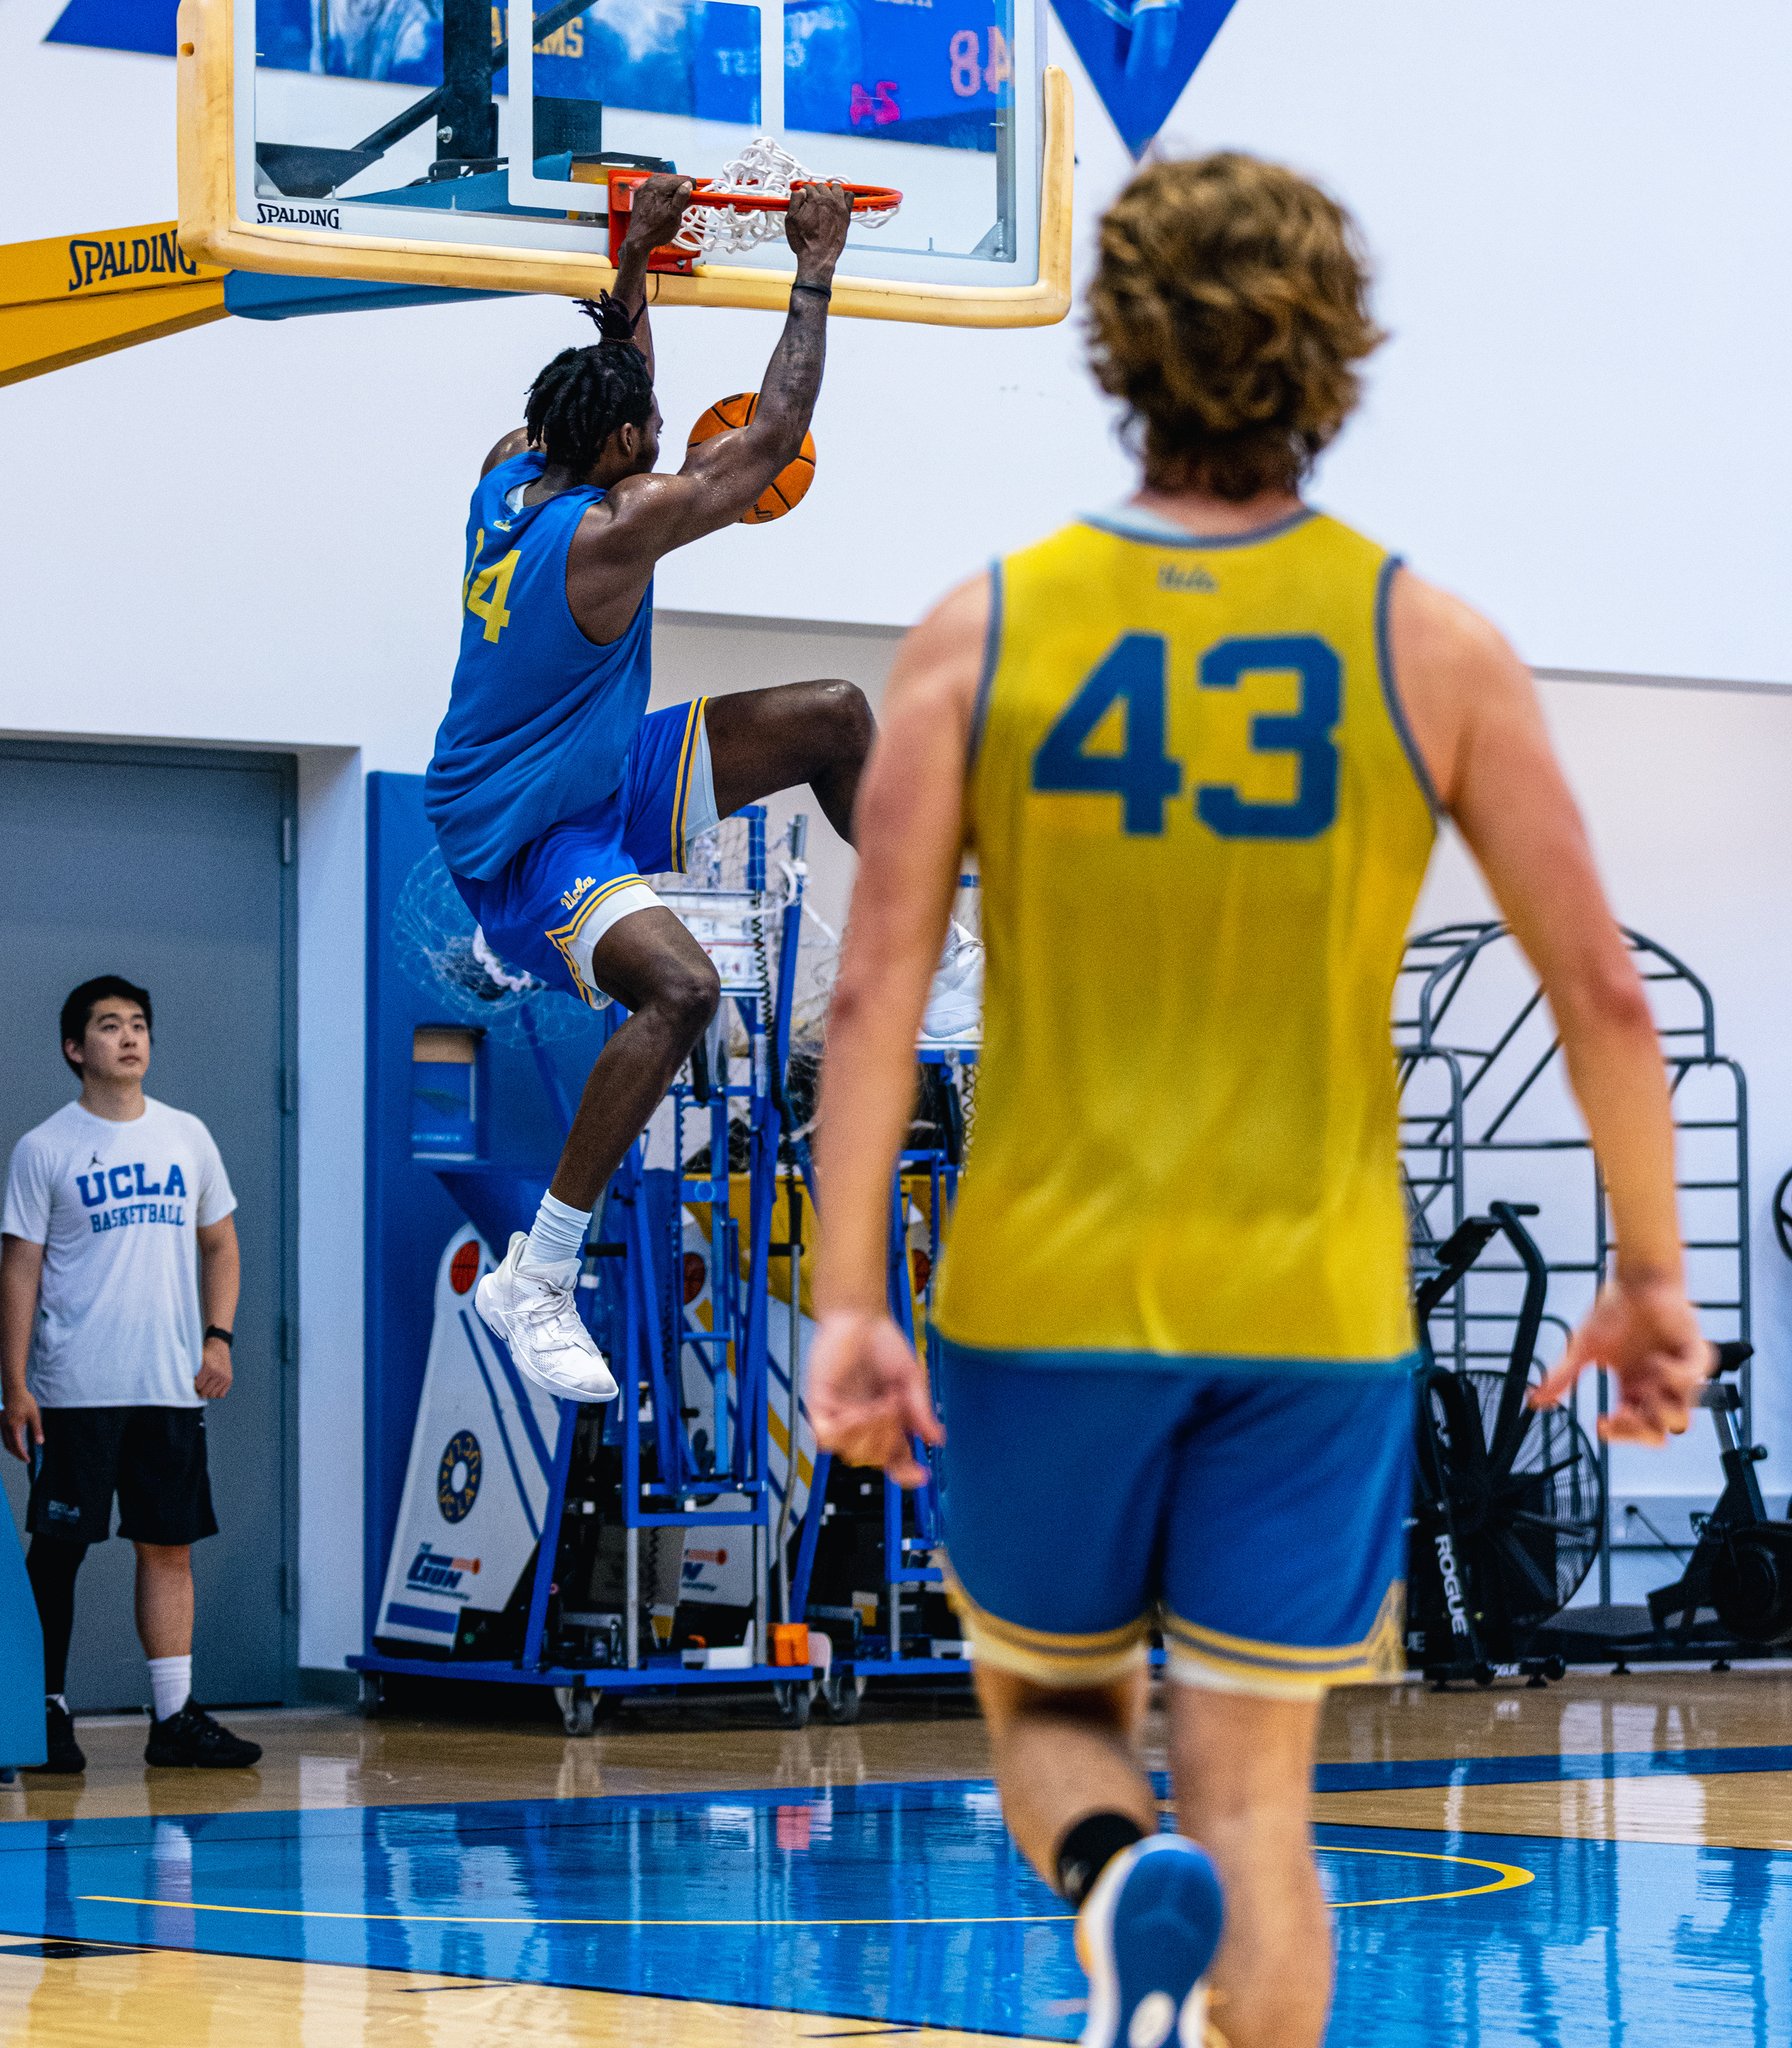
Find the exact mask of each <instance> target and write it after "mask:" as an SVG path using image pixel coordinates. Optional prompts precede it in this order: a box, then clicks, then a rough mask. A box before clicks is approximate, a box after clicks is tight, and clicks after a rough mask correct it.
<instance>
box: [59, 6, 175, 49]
mask: <svg viewBox="0 0 1792 2048" xmlns="http://www.w3.org/2000/svg"><path fill="white" fill-rule="evenodd" d="M175 6H176V0H68V5H67V6H66V7H65V8H64V9H63V10H62V12H61V13H60V14H59V15H58V16H57V17H56V25H55V27H54V28H52V29H51V31H50V33H49V34H48V35H47V36H45V37H44V41H45V42H46V43H81V44H84V45H85V46H86V47H87V48H88V49H91V50H141V51H142V52H143V54H144V55H145V56H146V57H172V56H173V55H174V10H175Z"/></svg>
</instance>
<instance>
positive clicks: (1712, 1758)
mask: <svg viewBox="0 0 1792 2048" xmlns="http://www.w3.org/2000/svg"><path fill="white" fill-rule="evenodd" d="M1736 1771H1792V1747H1784V1746H1779V1745H1774V1746H1769V1747H1764V1748H1754V1749H1744V1748H1738V1749H1615V1750H1604V1751H1595V1752H1594V1753H1592V1754H1591V1755H1587V1756H1558V1755H1553V1754H1551V1755H1544V1756H1466V1757H1439V1758H1434V1759H1425V1758H1419V1759H1416V1760H1411V1761H1408V1760H1395V1759H1392V1758H1389V1759H1386V1760H1379V1761H1376V1762H1373V1763H1361V1764H1355V1763H1352V1764H1321V1765H1320V1766H1319V1772H1318V1784H1317V1789H1318V1790H1319V1791H1321V1792H1385V1791H1390V1790H1393V1789H1396V1788H1398V1787H1400V1786H1404V1785H1436V1786H1446V1787H1447V1786H1452V1785H1556V1784H1565V1783H1568V1782H1570V1781H1576V1782H1578V1781H1584V1780H1595V1781H1596V1780H1598V1779H1602V1778H1714V1777H1724V1776H1727V1775H1728V1774H1729V1773H1731V1772H1736ZM1165 1783H1166V1785H1167V1783H1168V1780H1167V1779H1166V1780H1165Z"/></svg>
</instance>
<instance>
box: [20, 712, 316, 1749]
mask: <svg viewBox="0 0 1792 2048" xmlns="http://www.w3.org/2000/svg"><path fill="white" fill-rule="evenodd" d="M294 787H295V777H294V764H293V762H292V759H291V757H290V756H289V755H281V754H225V753H208V752H195V751H190V750H187V749H184V748H183V749H180V750H175V749H172V748H153V749H151V748H120V747H79V746H32V745H28V744H25V743H13V742H0V961H4V963H5V966H4V971H0V1155H4V1154H6V1153H10V1151H11V1148H12V1146H13V1143H14V1142H15V1140H16V1139H17V1138H18V1137H19V1136H20V1134H21V1133H22V1132H24V1131H26V1130H28V1129H30V1127H31V1126H32V1125H33V1124H36V1123H39V1122H41V1121H42V1120H43V1118H45V1117H46V1116H48V1115H49V1114H50V1113H51V1112H52V1111H53V1110H56V1109H59V1108H60V1107H61V1106H62V1104H63V1103H65V1102H67V1101H69V1100H70V1099H71V1097H72V1096H73V1095H74V1094H75V1093H76V1086H75V1082H74V1078H73V1076H72V1075H71V1074H70V1072H69V1070H68V1068H67V1067H66V1066H65V1065H64V1064H63V1061H62V1056H61V1052H60V1050H59V1048H58V1045H57V1040H56V1017H57V1012H58V1010H59V1008H60V1007H61V1003H62V999H63V997H64V996H66V995H67V993H68V991H69V990H70V989H71V988H73V987H74V986H75V985H76V984H77V983H78V982H82V981H85V980H87V979H88V977H89V976H91V975H95V974H122V975H124V976H126V977H127V978H128V979H129V980H131V981H135V982H138V983H140V984H141V985H142V986H143V987H145V988H147V989H148V990H149V992H150V995H151V997H152V998H153V999H154V1002H155V1043H154V1049H153V1053H152V1056H151V1061H150V1072H149V1079H148V1082H147V1086H148V1089H149V1092H150V1094H152V1095H153V1096H155V1097H157V1098H158V1099H159V1100H161V1101H163V1102H168V1103H171V1104H173V1105H174V1106H175V1107H176V1108H178V1109H185V1110H191V1111H192V1112H193V1113H194V1114H195V1115H196V1116H199V1117H202V1118H203V1119H204V1121H205V1122H206V1124H207V1125H208V1126H209V1127H210V1129H211V1132H212V1135H213V1137H214V1138H216V1140H217V1141H218V1148H219V1150H220V1151H221V1152H222V1153H223V1155H224V1164H225V1168H226V1170H227V1171H228V1173H229V1175H230V1178H231V1182H232V1185H233V1186H234V1187H235V1190H236V1196H237V1202H238V1208H237V1212H236V1223H237V1232H238V1236H239V1238H240V1240H241V1243H242V1252H243V1298H242V1307H241V1309H240V1311H239V1313H238V1315H237V1319H236V1332H237V1341H236V1354H235V1355H236V1384H235V1387H234V1389H233V1390H232V1392H231V1394H230V1395H229V1397H228V1398H227V1399H225V1400H224V1401H221V1402H217V1403H214V1404H213V1406H212V1408H211V1411H210V1413H209V1414H208V1416H207V1420H206V1434H207V1438H208V1441H209V1446H210V1457H211V1472H212V1489H213V1495H214V1498H215V1500H216V1503H217V1510H218V1522H219V1526H220V1530H221V1533H220V1534H219V1535H217V1536H214V1537H212V1538H211V1539H210V1540H208V1541H207V1542H204V1543H201V1544H199V1545H197V1546H196V1547H195V1549H194V1552H193V1558H194V1567H195V1577H196V1579H197V1581H198V1603H199V1607H198V1628H197V1630H196V1633H195V1640H194V1673H193V1682H194V1690H195V1692H196V1693H197V1695H198V1697H199V1698H200V1699H202V1700H205V1701H206V1702H207V1703H208V1704H209V1703H216V1704H219V1705H223V1704H228V1703H237V1704H241V1703H245V1702H249V1701H274V1700H280V1699H283V1698H285V1697H287V1696H288V1693H289V1690H290V1686H291V1680H292V1673H293V1669H294V1662H295V1659H294V1655H293V1651H294V1642H293V1631H292V1622H291V1615H290V1613H289V1611H288V1610H289V1609H290V1607H291V1604H292V1602H291V1597H290V1596H291V1590H292V1586H293V1574H292V1530H293V1521H294V1517H293V1513H292V1489H293V1475H292V1462H293V1461H292V1457H291V1451H292V1446H293V1443H294V1441H295V1432H294V1426H293V1425H294V1417H293V1413H292V1408H293V1402H292V1399H291V1390H290V1387H289V1385H288V1382H289V1380H290V1376H291V1375H290V1370H289V1368H288V1367H287V1365H286V1364H285V1363H284V1362H283V1359H282V1351H283V1336H284V1333H285V1332H286V1331H287V1330H289V1329H291V1328H293V1327H295V1325H294V1324H293V1323H292V1321H290V1320H289V1318H290V1314H291V1310H292V1307H293V1303H292V1302H291V1301H290V1299H289V1298H288V1297H289V1294H290V1290H291V1273H292V1270H293V1257H292V1227H293V1222H294V1213H293V1165H294V1162H293V1156H292V1154H293V1120H292V1117H291V1114H290V1110H289V1105H290V1103H291V1101H292V1099H293V1097H292V1093H291V1089H292V1081H291V1076H290V1073H289V1067H290V1061H291V1056H292V1055H291V1047H292V1043H293V1026H292V1012H293V1002H292V990H293V974H292V969H291V962H292V957H293V918H294V889H293V881H294V870H293V865H292V851H293V843H294V841H293V834H294V823H293V817H294ZM0 1464H3V1465H4V1466H5V1467H6V1472H5V1486H6V1492H7V1495H8V1498H9V1499H10V1500H11V1502H12V1505H13V1509H14V1512H15V1515H16V1516H17V1518H18V1520H19V1522H20V1525H21V1527H22V1526H23V1520H24V1497H25V1485H24V1471H23V1467H21V1466H20V1465H19V1464H18V1463H17V1461H16V1460H14V1459H13V1458H11V1457H9V1456H6V1455H5V1454H4V1453H0ZM131 1589H132V1554H131V1549H130V1546H129V1545H128V1544H126V1543H121V1542H120V1541H119V1540H118V1539H117V1538H116V1537H114V1538H113V1539H112V1540H111V1541H110V1542H107V1543H103V1544H97V1545H95V1546H94V1548H93V1549H92V1550H90V1551H89V1553H88V1556H87V1560H86V1562H85V1564H84V1565H83V1566H82V1568H81V1578H80V1582H79V1586H78V1589H77V1593H76V1606H75V1641H74V1654H73V1656H72V1658H71V1659H70V1663H69V1688H68V1689H69V1697H70V1703H71V1705H73V1706H74V1707H76V1708H77V1709H82V1708H85V1709H89V1710H98V1709H104V1708H117V1707H134V1706H140V1705H143V1704H145V1703H147V1701H148V1698H149V1681H148V1675H147V1673H146V1672H145V1670H144V1668H143V1655H142V1652H141V1650H140V1649H139V1648H138V1646H137V1639H136V1631H135V1627H134V1624H133V1621H132V1592H131Z"/></svg>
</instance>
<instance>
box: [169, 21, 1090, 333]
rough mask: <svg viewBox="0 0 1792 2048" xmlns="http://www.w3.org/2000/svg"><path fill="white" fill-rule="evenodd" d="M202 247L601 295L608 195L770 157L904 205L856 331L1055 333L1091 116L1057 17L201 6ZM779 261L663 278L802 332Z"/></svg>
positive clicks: (186, 159) (193, 216)
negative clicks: (777, 149) (906, 326)
mask: <svg viewBox="0 0 1792 2048" xmlns="http://www.w3.org/2000/svg"><path fill="white" fill-rule="evenodd" d="M179 52H180V71H181V116H180V130H181V132H180V146H181V238H182V241H183V243H184V244H185V246H186V247H187V248H188V249H189V251H191V252H193V253H195V254H199V255H203V256H204V257H205V258H206V259H207V260H209V261H212V262H216V263H221V264H228V265H231V266H233V267H236V268H239V269H245V270H272V271H286V272H297V273H301V274H307V275H312V276H334V277H357V278H371V279H375V280H380V281H385V282H393V283H409V284H421V285H437V286H452V287H460V288H469V289H476V290H488V291H489V290H512V291H537V292H565V293H568V294H582V293H588V292H590V291H591V290H592V289H593V288H594V287H596V286H597V285H600V284H602V283H603V282H604V281H605V277H606V275H607V273H608V261H609V253H608V252H609V247H610V235H609V228H610V222H609V212H610V207H609V193H608V182H609V178H610V174H611V173H612V172H613V171H614V170H617V169H640V168H650V169H658V168H662V167H665V168H674V169H676V170H678V171H681V172H684V173H686V174H688V175H690V176H693V177H713V176H716V175H718V174H720V173H721V172H722V171H723V169H724V166H725V165H726V164H727V163H728V162H729V161H730V160H731V159H734V158H735V157H737V156H738V155H739V153H740V152H741V150H742V149H743V147H744V146H746V145H748V144H750V143H752V142H753V141H754V140H755V139H756V138H758V137H762V136H763V137H769V138H771V139H772V140H774V141H775V142H777V143H778V144H779V145H781V147H782V148H783V149H784V150H786V151H788V152H789V153H790V154H791V155H792V156H794V157H796V158H798V159H799V160H800V161H801V163H802V164H803V165H804V166H805V167H807V168H808V169H810V170H812V171H813V172H814V173H815V174H816V175H817V176H821V177H835V178H841V179H845V180H848V181H850V182H853V183H858V184H867V185H883V186H892V187H895V188H896V189H897V190H899V191H900V192H901V193H902V204H901V207H900V209H899V210H898V212H897V213H896V215H895V217H894V218H893V219H890V220H889V221H887V222H886V223H885V224H883V225H882V226H881V227H879V228H876V229H873V228H871V227H869V226H861V225H859V224H858V223H857V222H856V221H855V226H854V231H853V234H852V236H851V238H850V239H849V241H848V243H847V249H846V253H845V255H844V257H843V258H842V260H841V264H840V270H839V274H838V276H837V278H836V281H835V294H834V309H835V311H836V312H840V313H853V314H860V315H868V316H871V317H882V318H889V319H907V320H922V321H930V322H934V323H936V324H942V325H967V326H1003V325H1012V326H1020V325H1039V324H1043V323H1045V322H1048V321H1052V320H1056V319H1061V318H1062V317H1063V314H1064V312H1065V311H1066V309H1067V307H1068V304H1069V229H1070V182H1071V152H1070V95H1069V86H1068V82H1067V81H1066V80H1065V78H1064V76H1063V74H1062V73H1061V72H1058V71H1055V70H1048V69H1047V67H1046V66H1045V65H1044V62H1043V52H1044V24H1043V19H1042V4H1041V0H516V4H514V5H513V6H511V7H509V8H505V7H503V6H494V5H491V4H490V0H182V5H181V9H180V33H179ZM791 269H792V265H791V260H790V255H789V251H788V250H787V248H786V247H785V246H784V244H783V242H782V239H781V237H780V238H778V239H775V240H773V241H770V242H768V243H766V244H764V245H762V246H760V247H759V248H756V249H751V250H747V251H744V252H741V253H737V254H730V255H717V256H714V257H712V258H710V259H708V260H705V261H703V262H700V263H699V264H698V265H697V266H696V268H695V270H694V272H693V273H692V274H691V275H689V276H661V277H660V278H659V279H658V280H657V296H658V297H659V298H660V299H661V300H663V301H668V302H671V303H680V302H682V303H698V304H703V303H707V304H712V305H747V306H779V305H782V304H783V302H784V300H785V297H786V296H787V293H788V289H789V279H790V274H791Z"/></svg>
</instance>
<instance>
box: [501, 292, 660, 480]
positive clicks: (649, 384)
mask: <svg viewBox="0 0 1792 2048" xmlns="http://www.w3.org/2000/svg"><path fill="white" fill-rule="evenodd" d="M578 304H579V310H580V312H582V313H584V314H586V315H587V316H588V317H589V318H590V319H591V320H593V321H594V322H595V323H596V325H597V331H598V335H599V337H600V338H599V339H598V340H597V341H595V342H591V343H588V344H587V345H586V346H585V347H584V348H565V349H562V350H561V351H560V353H559V354H558V355H557V356H556V357H555V358H554V360H553V361H552V362H551V363H549V364H548V366H547V368H546V369H545V370H543V371H542V373H541V375H540V376H539V377H537V378H536V380H535V382H534V383H533V384H531V385H530V386H529V402H528V405H527V407H526V409H525V411H524V414H523V419H524V424H525V425H526V426H527V428H528V431H529V445H530V446H531V447H532V448H539V449H540V450H541V451H542V453H543V454H544V455H545V456H546V458H547V466H548V468H549V469H552V470H559V471H562V472H564V473H566V474H568V475H571V476H579V477H582V476H587V475H589V474H590V472H591V469H592V467H593V465H594V464H595V463H596V461H597V458H598V457H599V456H600V455H601V454H602V453H603V449H604V443H605V442H606V441H608V440H609V438H610V436H611V435H612V434H613V433H615V431H616V429H617V428H618V427H623V426H636V427H639V426H645V425H646V423H647V419H648V416H649V414H651V413H652V411H653V378H652V376H651V374H650V373H649V371H648V368H647V358H646V357H645V356H643V355H642V353H641V351H640V350H639V349H638V348H637V347H636V346H635V342H634V333H635V323H634V320H633V319H632V318H631V317H630V315H629V311H628V308H627V307H626V306H624V305H623V304H622V302H621V301H620V300H619V299H614V298H612V297H611V296H610V294H609V293H608V292H604V293H602V294H600V295H599V296H598V297H597V298H596V299H581V300H580V301H579V302H578Z"/></svg>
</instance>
